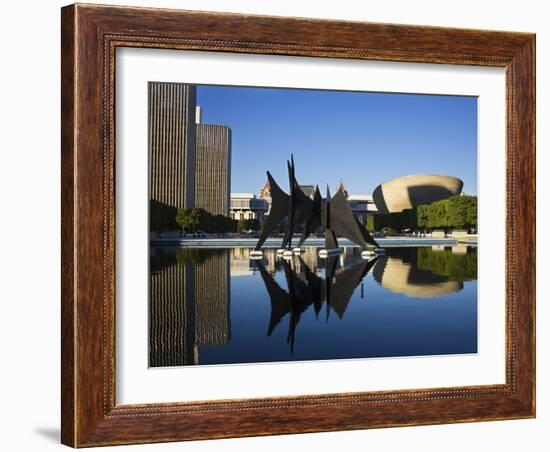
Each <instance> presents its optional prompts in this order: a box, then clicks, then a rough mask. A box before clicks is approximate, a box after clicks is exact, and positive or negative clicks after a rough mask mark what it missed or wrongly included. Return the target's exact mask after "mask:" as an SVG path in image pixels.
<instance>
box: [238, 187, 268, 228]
mask: <svg viewBox="0 0 550 452" xmlns="http://www.w3.org/2000/svg"><path fill="white" fill-rule="evenodd" d="M269 199H271V197H270V198H269ZM268 208H269V204H268V201H267V200H266V199H260V198H256V195H255V194H254V193H231V212H230V214H229V216H230V217H231V218H232V219H234V220H258V221H259V222H260V223H263V222H264V221H265V216H266V214H267V211H268Z"/></svg>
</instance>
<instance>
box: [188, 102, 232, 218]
mask: <svg viewBox="0 0 550 452" xmlns="http://www.w3.org/2000/svg"><path fill="white" fill-rule="evenodd" d="M198 111H199V116H200V110H198ZM196 129H197V133H196V136H197V138H196V158H195V162H196V163H195V207H199V208H202V209H204V210H206V211H207V212H210V213H211V214H213V215H225V216H229V210H230V209H229V208H230V206H229V196H230V191H231V129H230V128H229V127H227V126H220V125H213V124H197V125H196Z"/></svg>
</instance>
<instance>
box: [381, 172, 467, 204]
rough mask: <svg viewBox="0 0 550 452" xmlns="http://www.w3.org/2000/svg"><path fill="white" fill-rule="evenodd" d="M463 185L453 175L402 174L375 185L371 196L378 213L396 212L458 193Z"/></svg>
mask: <svg viewBox="0 0 550 452" xmlns="http://www.w3.org/2000/svg"><path fill="white" fill-rule="evenodd" d="M463 185H464V184H463V182H462V181H461V180H460V179H458V178H457V177H453V176H441V175H439V174H419V175H414V176H403V177H398V178H397V179H392V180H389V181H387V182H384V183H383V184H381V185H379V186H378V187H376V188H375V189H374V191H373V193H372V197H373V199H374V202H375V203H376V207H378V210H379V212H380V213H396V212H402V211H403V210H405V209H412V208H413V207H417V206H419V205H421V204H431V203H432V202H435V201H440V200H442V199H447V198H449V197H451V196H455V195H459V194H460V193H461V192H462V186H463Z"/></svg>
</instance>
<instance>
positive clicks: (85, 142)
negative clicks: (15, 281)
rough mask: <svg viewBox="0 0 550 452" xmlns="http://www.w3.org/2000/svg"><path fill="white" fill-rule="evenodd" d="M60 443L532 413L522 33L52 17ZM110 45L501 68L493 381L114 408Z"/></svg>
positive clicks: (529, 116) (208, 17)
mask: <svg viewBox="0 0 550 452" xmlns="http://www.w3.org/2000/svg"><path fill="white" fill-rule="evenodd" d="M61 37H62V67H61V72H62V140H61V154H62V250H61V251H62V311H61V315H62V345H61V353H62V355H61V356H62V365H61V376H62V378H61V385H62V431H61V437H62V442H63V443H64V444H66V445H69V446H73V447H85V446H100V445H113V444H131V443H148V442H161V441H180V440H194V439H209V438H227V437H238V436H253V435H274V434H285V433H301V432H319V431H335V430H349V429H364V428H377V427H391V426H404V425H424V424H441V423H450V422H470V421H486V420H501V419H520V418H531V417H534V416H535V35H534V34H528V33H509V32H496V31H482V30H463V29H449V28H436V27H419V26H408V25H388V24H374V23H359V22H340V21H329V20H313V19H298V18H280V17H264V16H247V15H238V14H219V13H207V12H189V11H177V10H162V9H146V8H126V7H109V6H93V5H79V4H76V5H71V6H67V7H64V8H63V9H62V26H61ZM117 47H148V48H163V49H184V50H202V51H216V52H236V53H254V54H270V55H296V56H309V57H329V58H340V59H342V58H344V59H345V58H349V59H362V60H383V61H395V62H419V63H439V64H461V65H474V66H495V67H503V68H505V70H506V109H507V110H506V111H507V119H506V131H507V132H506V133H507V141H506V193H507V195H506V196H507V199H506V383H505V384H503V385H491V386H472V387H451V388H434V389H432V388H425V389H414V390H400V391H381V392H362V393H344V394H326V395H317V396H299V397H276V398H264V399H243V400H220V401H214V402H177V401H174V403H163V404H147V405H126V406H124V405H123V406H121V405H116V404H115V366H116V363H115V358H114V357H115V353H114V351H115V342H114V338H115V322H114V319H115V315H116V313H115V248H114V244H115V202H114V201H115V174H114V159H115V134H114V130H115V124H114V117H115V116H114V115H115V105H114V99H115V97H114V86H115V85H114V82H115V65H116V59H115V50H116V48H117Z"/></svg>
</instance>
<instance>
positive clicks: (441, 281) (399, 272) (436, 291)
mask: <svg viewBox="0 0 550 452" xmlns="http://www.w3.org/2000/svg"><path fill="white" fill-rule="evenodd" d="M372 274H373V276H374V279H375V280H376V281H377V282H378V283H379V284H380V285H381V286H382V287H384V288H386V289H388V290H390V291H392V292H396V293H401V294H405V295H407V296H409V297H414V298H434V297H438V296H441V295H445V294H448V293H452V292H458V291H460V290H462V288H463V287H464V284H463V282H464V281H469V280H475V279H477V249H476V248H473V247H468V246H466V245H457V246H453V247H449V246H447V247H445V246H441V245H438V246H434V247H431V248H428V247H426V248H421V247H419V248H400V249H391V248H389V249H388V250H387V253H386V255H384V256H382V257H380V258H379V259H378V261H377V263H376V265H375V267H374V268H373V270H372Z"/></svg>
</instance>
